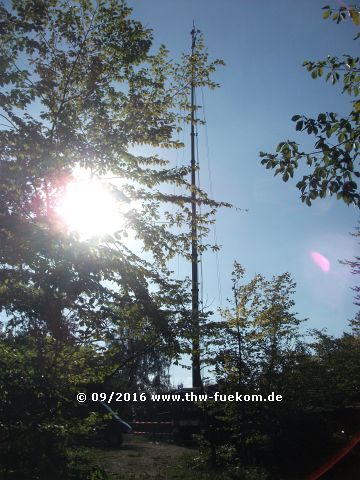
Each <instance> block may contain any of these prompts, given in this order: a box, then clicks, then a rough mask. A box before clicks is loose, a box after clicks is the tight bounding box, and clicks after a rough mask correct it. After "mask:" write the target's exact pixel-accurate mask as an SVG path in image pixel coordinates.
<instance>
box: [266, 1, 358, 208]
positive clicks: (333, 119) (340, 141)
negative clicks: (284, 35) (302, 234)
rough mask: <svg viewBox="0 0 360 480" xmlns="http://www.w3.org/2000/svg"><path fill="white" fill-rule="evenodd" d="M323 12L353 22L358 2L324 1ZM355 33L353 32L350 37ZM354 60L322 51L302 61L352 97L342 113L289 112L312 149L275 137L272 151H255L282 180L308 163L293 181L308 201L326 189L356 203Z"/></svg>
mask: <svg viewBox="0 0 360 480" xmlns="http://www.w3.org/2000/svg"><path fill="white" fill-rule="evenodd" d="M324 10H325V11H324V14H323V17H324V18H325V19H327V18H332V19H333V20H335V21H336V22H337V23H339V22H340V21H343V20H345V19H346V18H347V17H350V18H351V20H352V21H353V22H354V24H355V25H356V26H359V18H360V17H359V8H358V7H356V6H350V7H347V6H346V7H345V6H342V7H340V8H339V10H338V11H335V12H334V11H333V10H332V9H331V8H330V7H328V6H326V7H324ZM358 37H359V34H358V35H357V37H356V38H355V40H356V39H357V38H358ZM359 62H360V60H359V57H352V56H350V55H344V56H343V57H342V58H338V57H334V56H330V55H329V56H328V57H327V59H326V60H321V61H317V62H313V61H308V60H306V61H305V62H304V63H303V66H304V67H305V68H306V69H307V70H308V71H309V72H310V73H311V76H312V78H314V79H316V78H319V77H322V76H325V80H326V81H327V82H328V81H330V82H331V83H332V84H333V85H337V84H338V83H340V84H342V93H347V94H348V95H349V96H350V97H352V98H353V100H352V102H351V104H352V110H351V111H350V112H349V115H348V116H346V117H341V116H339V115H338V114H336V113H334V112H325V113H319V115H318V116H317V118H309V117H307V116H305V115H294V116H293V117H292V121H293V122H295V123H296V127H295V129H296V130H297V131H299V132H306V133H307V134H308V135H311V136H314V137H315V140H314V148H315V149H314V151H312V152H304V151H303V150H301V148H300V147H299V144H298V143H296V142H295V141H290V140H287V141H283V142H281V143H279V145H278V146H277V149H276V153H274V154H272V153H264V152H260V157H261V158H262V160H261V163H262V164H263V165H265V166H266V168H268V169H274V170H275V175H278V174H281V175H282V179H283V181H284V182H287V181H288V180H289V178H293V176H294V173H295V170H296V169H297V168H298V167H299V164H300V163H301V162H302V163H305V162H306V164H307V165H308V167H309V170H310V173H309V174H308V175H304V176H303V177H302V179H301V180H300V181H299V182H298V183H297V184H296V187H297V188H298V189H299V190H300V192H301V196H300V198H301V200H302V201H303V202H305V203H306V204H307V205H308V206H311V202H312V201H313V200H315V199H316V198H318V197H320V198H325V197H326V195H327V194H329V195H336V198H337V199H339V200H342V201H344V202H345V203H346V204H347V205H350V204H354V205H357V206H358V207H360V195H359V189H358V184H357V178H359V177H360V170H359V153H360V152H359V149H360V143H359V133H360V124H359V119H360V99H359V88H360V68H359V66H360V64H359Z"/></svg>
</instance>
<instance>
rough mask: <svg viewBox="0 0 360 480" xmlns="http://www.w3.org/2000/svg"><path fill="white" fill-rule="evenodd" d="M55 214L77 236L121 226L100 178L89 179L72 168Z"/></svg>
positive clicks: (120, 217) (113, 201)
mask: <svg viewBox="0 0 360 480" xmlns="http://www.w3.org/2000/svg"><path fill="white" fill-rule="evenodd" d="M56 210H57V213H58V214H59V216H60V217H61V218H62V220H63V221H64V223H65V225H66V226H67V228H68V229H69V230H70V231H72V232H76V233H78V235H79V237H80V239H82V240H85V239H89V238H92V237H97V236H102V235H106V234H112V233H114V232H116V231H117V230H119V229H120V228H121V227H122V226H123V214H122V212H121V210H122V209H121V208H120V205H119V201H118V200H116V199H115V198H114V197H113V196H112V195H111V193H110V192H109V191H107V189H106V188H105V186H104V185H103V183H102V181H101V179H94V178H91V177H90V175H89V173H88V172H87V171H86V170H83V169H79V168H77V169H74V171H73V180H72V181H70V182H69V183H68V184H67V186H66V189H65V194H64V196H63V198H62V199H61V200H60V202H59V204H58V207H57V209H56Z"/></svg>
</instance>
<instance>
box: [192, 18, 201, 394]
mask: <svg viewBox="0 0 360 480" xmlns="http://www.w3.org/2000/svg"><path fill="white" fill-rule="evenodd" d="M196 34H197V30H196V29H195V24H194V23H193V28H192V30H191V38H192V43H191V133H190V135H191V267H192V270H191V273H192V275H191V279H192V289H191V298H192V318H191V320H192V386H193V388H201V387H202V381H201V373H200V322H199V275H198V232H197V216H196V215H197V214H196V162H195V64H194V62H195V58H194V54H195V46H196Z"/></svg>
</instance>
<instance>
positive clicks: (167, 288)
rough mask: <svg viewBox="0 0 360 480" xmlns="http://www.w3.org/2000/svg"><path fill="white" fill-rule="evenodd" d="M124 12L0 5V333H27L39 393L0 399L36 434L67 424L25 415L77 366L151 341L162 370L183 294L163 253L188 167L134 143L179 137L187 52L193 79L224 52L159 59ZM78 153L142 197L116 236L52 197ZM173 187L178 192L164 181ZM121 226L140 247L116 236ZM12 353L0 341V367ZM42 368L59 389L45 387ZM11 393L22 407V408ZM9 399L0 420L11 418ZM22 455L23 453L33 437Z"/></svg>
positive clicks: (106, 371)
mask: <svg viewBox="0 0 360 480" xmlns="http://www.w3.org/2000/svg"><path fill="white" fill-rule="evenodd" d="M130 14H131V9H129V8H128V7H127V6H126V3H125V2H124V1H118V0H109V1H103V0H99V1H98V2H92V1H88V0H80V1H78V2H71V3H69V2H67V1H64V0H53V1H51V2H47V1H42V0H14V1H13V2H12V5H11V7H9V6H6V5H4V4H1V5H0V34H1V37H2V42H1V46H0V88H1V91H0V117H1V119H2V125H1V130H0V178H1V188H0V242H1V245H2V249H1V253H0V292H1V296H0V310H1V311H4V312H5V314H6V319H5V320H4V322H3V323H4V330H5V333H4V338H3V339H2V341H3V346H4V352H6V351H8V350H9V348H10V349H11V348H13V347H12V345H13V343H14V342H15V344H16V345H17V342H20V343H21V339H24V340H23V348H24V351H25V353H24V355H23V356H22V355H19V356H18V357H17V363H16V365H17V366H16V368H17V369H18V371H22V370H24V371H27V372H29V371H30V372H31V375H30V377H29V378H31V379H32V380H29V382H30V383H31V382H33V383H32V385H31V391H33V390H35V389H36V388H37V389H38V390H39V391H40V393H41V395H43V396H42V397H41V402H40V403H39V402H38V400H34V402H29V403H28V404H27V403H26V402H24V398H26V396H27V395H28V393H24V396H22V397H21V398H20V400H19V398H18V397H16V385H14V387H13V388H11V389H10V390H6V391H5V390H2V391H1V395H2V398H1V401H3V400H4V401H6V403H5V405H7V406H8V407H9V408H10V409H12V411H15V412H17V414H18V415H19V418H18V421H19V422H20V423H21V425H22V427H21V428H22V431H23V433H24V435H26V434H28V435H30V432H33V434H34V435H35V434H36V435H38V436H39V439H41V438H44V435H45V433H44V432H49V431H52V427H53V426H54V425H60V426H62V427H64V429H65V430H66V429H67V426H68V424H65V423H66V422H63V417H62V416H61V414H60V413H59V409H56V408H55V409H48V411H49V412H50V413H49V415H45V416H44V417H41V418H40V417H38V416H36V415H34V418H37V419H38V420H39V421H38V423H37V424H36V429H35V430H36V431H35V432H34V430H33V429H34V424H33V421H32V420H31V418H32V413H34V412H37V411H39V405H40V404H41V405H42V406H43V407H44V406H50V405H52V404H53V403H54V402H55V403H57V404H58V405H62V407H63V406H64V405H65V404H68V403H70V402H74V401H75V398H74V385H73V382H74V379H76V382H77V384H78V385H79V384H81V385H82V386H83V387H85V386H86V385H91V384H93V383H94V382H97V383H101V382H104V381H105V380H106V379H108V378H109V377H110V376H111V375H112V374H116V373H117V372H118V371H119V370H121V369H124V368H125V367H124V365H127V366H128V365H129V363H130V362H131V361H134V359H137V358H140V357H142V358H143V359H144V358H145V357H146V356H147V361H145V360H144V361H143V363H142V364H141V367H140V366H138V367H136V368H138V369H139V368H143V367H144V366H146V368H147V369H148V370H147V372H143V375H144V377H145V376H146V375H147V374H148V373H154V371H155V370H157V371H159V370H160V371H161V368H162V367H161V365H160V366H159V365H157V366H156V368H155V367H154V362H152V361H151V357H152V358H154V355H155V354H158V358H160V359H161V361H162V362H163V363H162V366H163V367H164V368H165V366H166V365H167V361H168V359H169V358H172V357H174V356H176V355H178V354H179V339H178V338H177V337H178V322H179V317H180V316H181V314H182V312H183V310H184V308H185V307H184V305H185V304H186V302H187V292H186V291H185V290H184V288H183V287H182V283H181V282H180V281H177V280H174V279H172V278H171V272H169V271H168V269H167V260H168V259H169V258H171V257H172V256H173V255H175V254H177V253H179V254H184V255H185V256H187V255H189V247H190V243H191V239H190V238H189V235H188V233H187V232H186V233H182V234H180V235H174V234H173V232H172V230H171V227H172V226H173V225H178V226H180V227H181V226H184V227H186V228H187V225H188V222H189V215H190V210H191V209H190V208H189V206H190V204H191V195H190V189H189V182H188V181H187V179H186V176H187V175H188V174H189V171H190V170H189V169H188V168H171V167H170V166H169V165H168V162H167V161H166V160H164V159H162V158H160V157H159V156H156V155H150V156H148V157H145V156H136V155H134V154H133V153H131V148H132V147H134V146H137V145H143V144H146V145H150V146H152V147H162V148H171V147H173V148H179V147H181V146H182V145H181V144H180V143H179V142H178V141H176V140H174V138H173V134H174V132H176V130H177V129H178V128H179V123H178V121H179V119H180V115H179V113H178V112H179V106H185V104H186V102H185V98H186V95H187V93H188V92H189V88H190V83H189V78H190V77H189V76H188V72H189V71H190V70H191V68H193V67H192V66H191V65H190V63H191V62H192V63H195V64H196V67H195V68H196V75H195V81H196V84H197V85H203V86H209V87H211V88H213V87H215V86H216V84H214V82H212V80H211V78H210V74H211V72H212V71H214V69H215V68H216V66H217V65H218V64H219V63H221V62H220V61H215V62H209V61H208V56H207V53H206V51H204V50H203V48H202V45H201V43H200V44H198V45H197V49H196V54H195V56H194V57H191V58H190V57H189V56H184V57H183V63H179V64H177V63H175V62H172V61H170V60H169V58H168V52H167V50H166V49H165V47H164V46H161V47H160V49H159V51H158V52H157V53H155V54H153V53H151V50H150V49H151V44H152V33H151V31H150V30H148V29H145V28H144V27H143V26H142V25H141V24H140V23H139V22H137V21H135V20H132V19H131V18H130ZM77 166H80V167H84V168H86V169H88V170H89V171H91V174H92V176H93V177H94V178H103V177H104V176H106V177H111V178H114V177H116V178H119V179H121V180H122V181H123V184H122V186H121V188H120V187H119V186H118V184H115V183H113V182H111V180H110V179H109V181H108V184H107V188H108V190H109V193H110V194H111V195H112V196H113V197H114V198H116V199H118V201H119V202H120V201H124V199H125V200H127V201H131V200H138V201H140V202H141V208H140V209H139V210H134V209H132V210H130V211H129V212H128V213H127V214H126V215H125V216H124V217H125V218H124V219H125V221H124V225H123V227H121V228H119V230H118V231H117V232H115V233H114V234H113V235H106V236H102V237H99V238H92V239H89V240H82V239H81V238H79V236H78V235H76V234H75V233H72V232H70V231H67V229H66V228H65V226H64V224H63V222H62V220H61V218H60V216H59V215H58V213H57V205H58V201H59V199H60V198H61V196H62V195H63V194H64V191H65V189H66V186H67V184H68V183H69V182H71V181H72V179H73V171H74V168H75V167H77ZM169 185H178V186H180V187H181V188H182V189H183V192H184V193H182V194H179V195H174V194H169V193H167V191H169V188H168V189H167V190H166V186H169ZM197 198H198V202H199V203H200V202H201V204H202V205H203V206H204V210H203V212H204V213H203V215H202V216H200V218H199V220H198V221H199V228H200V229H201V228H202V230H201V232H202V233H205V232H206V228H207V227H206V225H207V223H209V222H212V221H213V213H214V210H215V209H216V208H217V207H218V206H219V205H220V204H219V203H217V202H215V201H213V200H211V199H209V198H208V197H207V195H206V194H205V193H204V192H201V191H198V195H197ZM206 208H207V210H206ZM162 220H165V222H163V221H162ZM129 229H131V230H133V232H134V236H135V237H136V239H137V241H138V242H140V243H141V244H142V247H143V250H145V251H146V252H147V257H146V259H144V258H140V256H139V255H137V254H135V253H134V252H133V251H132V250H131V248H130V247H129V246H127V245H126V241H125V239H126V235H127V231H128V230H129ZM108 346H111V347H108ZM134 348H135V349H136V351H134ZM86 355H88V356H89V357H91V358H93V359H95V360H94V362H95V363H96V362H97V366H98V368H97V369H95V370H96V373H94V374H93V375H91V374H90V373H89V372H88V373H89V374H88V375H87V374H85V371H84V362H83V361H79V358H77V357H78V356H80V357H82V358H87V357H86ZM65 357H67V358H68V361H69V363H66V362H64V358H65ZM11 361H12V360H11V355H10V356H9V355H7V354H6V353H4V356H3V357H2V362H3V363H4V368H6V365H8V362H11ZM84 361H85V360H84ZM19 362H20V363H19ZM53 363H54V365H53ZM25 364H26V368H25ZM50 367H51V368H52V367H54V369H55V371H58V369H60V368H61V367H62V368H64V369H65V370H66V371H65V372H63V375H62V376H61V377H59V376H56V375H55V374H54V375H51V382H50V379H49V376H48V373H49V371H52V370H51V368H50ZM86 371H87V370H86ZM34 373H36V375H35V374H34ZM44 379H49V382H50V383H48V386H49V385H51V386H52V387H53V392H56V393H55V394H51V392H50V390H51V389H50V388H47V389H46V390H44V389H43V383H44V381H45V380H44ZM142 381H144V378H143V379H142ZM8 384H9V385H10V386H11V382H10V381H9V383H8ZM52 395H55V397H56V398H55V400H54V398H53V396H52ZM19 402H20V403H22V404H25V405H27V406H26V407H25V410H24V409H21V408H18V409H17V408H16V407H17V406H19ZM44 408H45V407H44ZM45 410H46V408H45ZM7 412H8V410H7V409H6V408H5V410H3V411H2V416H1V423H2V428H3V427H4V428H5V429H7V430H9V429H10V428H11V426H12V424H11V423H9V420H7V418H9V417H8V416H7ZM60 430H61V429H60ZM61 431H62V430H61ZM29 438H30V437H29ZM31 438H34V437H31ZM32 443H33V444H34V442H32ZM38 443H39V445H46V444H47V442H43V441H40V440H39V442H38ZM55 443H56V442H55ZM13 446H14V450H13V452H16V448H17V445H16V444H13ZM40 453H41V452H40ZM23 455H24V456H26V455H27V456H28V458H30V459H31V453H29V451H28V452H25V451H23ZM59 475H61V472H60V473H59ZM25 476H26V474H25ZM27 478H29V477H27Z"/></svg>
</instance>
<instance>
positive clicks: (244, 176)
mask: <svg viewBox="0 0 360 480" xmlns="http://www.w3.org/2000/svg"><path fill="white" fill-rule="evenodd" d="M326 4H329V5H331V6H333V7H337V6H339V2H336V1H334V0H328V1H327V2H325V1H320V0H318V1H317V0H297V1H290V0H272V1H269V0H261V1H260V0H258V1H256V0H222V1H219V0H196V1H193V0H177V1H176V0H131V1H130V2H129V5H130V6H131V7H132V8H133V9H134V11H133V17H134V18H136V19H138V20H140V21H141V22H142V23H143V24H144V25H145V26H147V27H149V28H152V29H153V30H154V45H155V46H156V45H159V44H160V43H164V44H165V45H166V46H167V47H168V49H169V50H170V51H171V53H172V56H173V57H175V58H177V57H178V56H179V54H180V52H182V51H186V52H188V51H189V49H190V41H191V39H190V30H191V27H192V22H193V20H194V21H195V24H196V26H197V28H199V29H201V30H202V32H203V33H204V35H205V41H206V45H207V48H208V50H209V53H210V57H211V58H222V59H223V60H224V61H225V63H226V67H220V68H219V70H218V73H217V74H216V77H215V78H216V80H217V81H218V82H219V83H220V84H221V88H220V89H217V90H215V91H210V92H205V108H206V119H207V123H208V125H207V133H208V140H209V155H207V153H206V148H205V145H206V143H205V130H204V129H203V128H201V129H200V131H199V145H200V167H201V184H202V187H203V188H205V189H208V190H209V168H208V157H209V158H210V165H211V169H210V170H211V177H212V186H213V193H214V197H215V198H216V199H220V200H226V201H229V202H231V203H233V204H234V205H236V206H238V207H240V208H248V209H249V212H248V213H239V212H235V211H234V210H232V211H230V210H229V211H228V210H222V211H221V212H220V213H219V215H218V221H217V238H218V242H219V243H220V244H221V245H222V250H221V252H220V253H219V269H220V279H221V282H220V284H221V285H220V286H221V295H220V294H219V282H218V281H217V267H216V258H215V255H213V254H209V255H206V256H205V257H204V261H203V277H204V284H203V291H204V300H205V302H206V303H208V304H211V308H212V309H216V307H217V306H219V305H220V304H222V306H223V307H224V306H225V305H226V297H229V296H231V282H230V274H231V271H232V264H233V261H234V260H235V259H236V260H238V261H239V262H240V263H241V264H242V265H243V266H244V267H245V268H246V270H247V274H248V278H249V279H250V278H251V277H252V276H253V275H254V274H255V273H262V274H264V275H268V276H271V275H276V274H280V273H283V272H285V271H288V272H290V273H291V275H292V276H293V278H294V279H295V281H296V282H297V293H296V297H295V301H296V311H297V312H298V313H299V317H301V318H306V317H308V318H309V321H308V322H307V327H308V328H327V329H328V332H329V333H330V334H334V335H340V334H341V332H342V331H344V330H345V329H347V323H348V319H350V318H352V317H353V316H354V313H355V311H356V310H355V306H354V305H353V303H352V302H353V292H352V291H351V289H350V287H351V283H352V282H354V280H355V279H354V278H353V277H352V276H351V275H350V272H349V270H348V268H347V267H345V266H343V265H340V264H339V263H338V260H339V259H345V258H348V259H349V258H352V257H353V256H354V255H356V254H357V249H358V246H357V243H356V239H354V238H353V237H351V235H350V232H353V231H354V227H355V225H356V224H357V221H358V218H359V215H358V210H357V209H356V208H354V207H353V206H351V207H347V206H346V205H345V204H343V203H341V202H339V201H337V200H336V199H325V200H317V201H315V202H314V203H313V206H312V207H311V208H309V207H307V206H306V205H304V204H302V203H301V201H300V199H299V191H298V190H297V189H296V188H295V184H296V179H294V180H293V181H291V180H290V181H289V182H288V183H286V184H285V183H284V182H283V181H282V180H281V178H278V177H274V176H273V173H272V172H271V171H268V170H266V169H265V168H264V167H263V166H262V165H261V164H260V159H259V151H261V150H262V151H266V152H274V151H275V147H276V145H277V144H278V142H280V141H282V140H286V139H294V140H296V141H298V142H299V143H300V144H301V145H302V147H303V148H304V149H308V150H309V151H312V150H313V148H312V146H311V142H309V138H310V137H308V136H307V135H306V134H304V133H301V134H299V133H295V130H294V123H293V122H291V120H290V119H291V117H292V116H293V115H295V114H306V115H308V116H315V115H316V116H317V114H318V113H320V112H326V111H328V112H330V111H334V112H338V113H340V114H346V113H347V112H348V111H349V109H350V104H349V102H350V97H348V96H345V95H341V89H340V87H333V86H332V85H330V84H326V83H325V81H324V80H323V79H319V80H313V79H312V78H311V76H310V75H309V73H308V72H307V71H306V70H305V69H304V68H303V67H302V62H303V61H304V60H306V59H308V60H320V59H324V58H325V57H326V56H327V55H342V54H344V53H349V54H357V55H358V54H359V41H358V42H357V43H356V42H354V41H353V38H354V37H355V34H356V30H355V26H354V25H353V23H351V22H345V23H342V24H339V25H336V24H335V23H334V22H332V21H324V20H322V11H321V8H322V7H323V6H324V5H326ZM198 98H200V100H201V92H199V93H198ZM185 141H187V142H188V143H189V137H188V132H185ZM168 158H170V159H172V161H175V158H176V162H177V163H178V164H179V163H182V162H185V163H187V162H188V160H189V152H188V150H186V151H185V152H184V153H180V154H177V155H176V156H175V155H174V154H173V153H169V155H168ZM313 251H316V252H319V253H320V254H322V255H324V256H325V257H326V258H327V259H328V260H329V261H330V270H329V271H328V272H324V271H322V270H321V269H320V268H319V267H318V266H316V265H315V264H314V262H313V260H312V258H311V256H310V253H311V252H313ZM175 270H176V271H175V273H176V274H179V275H186V274H188V275H189V274H190V266H187V265H183V264H182V263H181V262H180V265H179V266H176V267H175ZM221 297H222V298H221ZM188 376H189V374H188V373H186V372H184V375H183V376H182V377H183V380H185V383H188V379H189V378H187V377H188Z"/></svg>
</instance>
